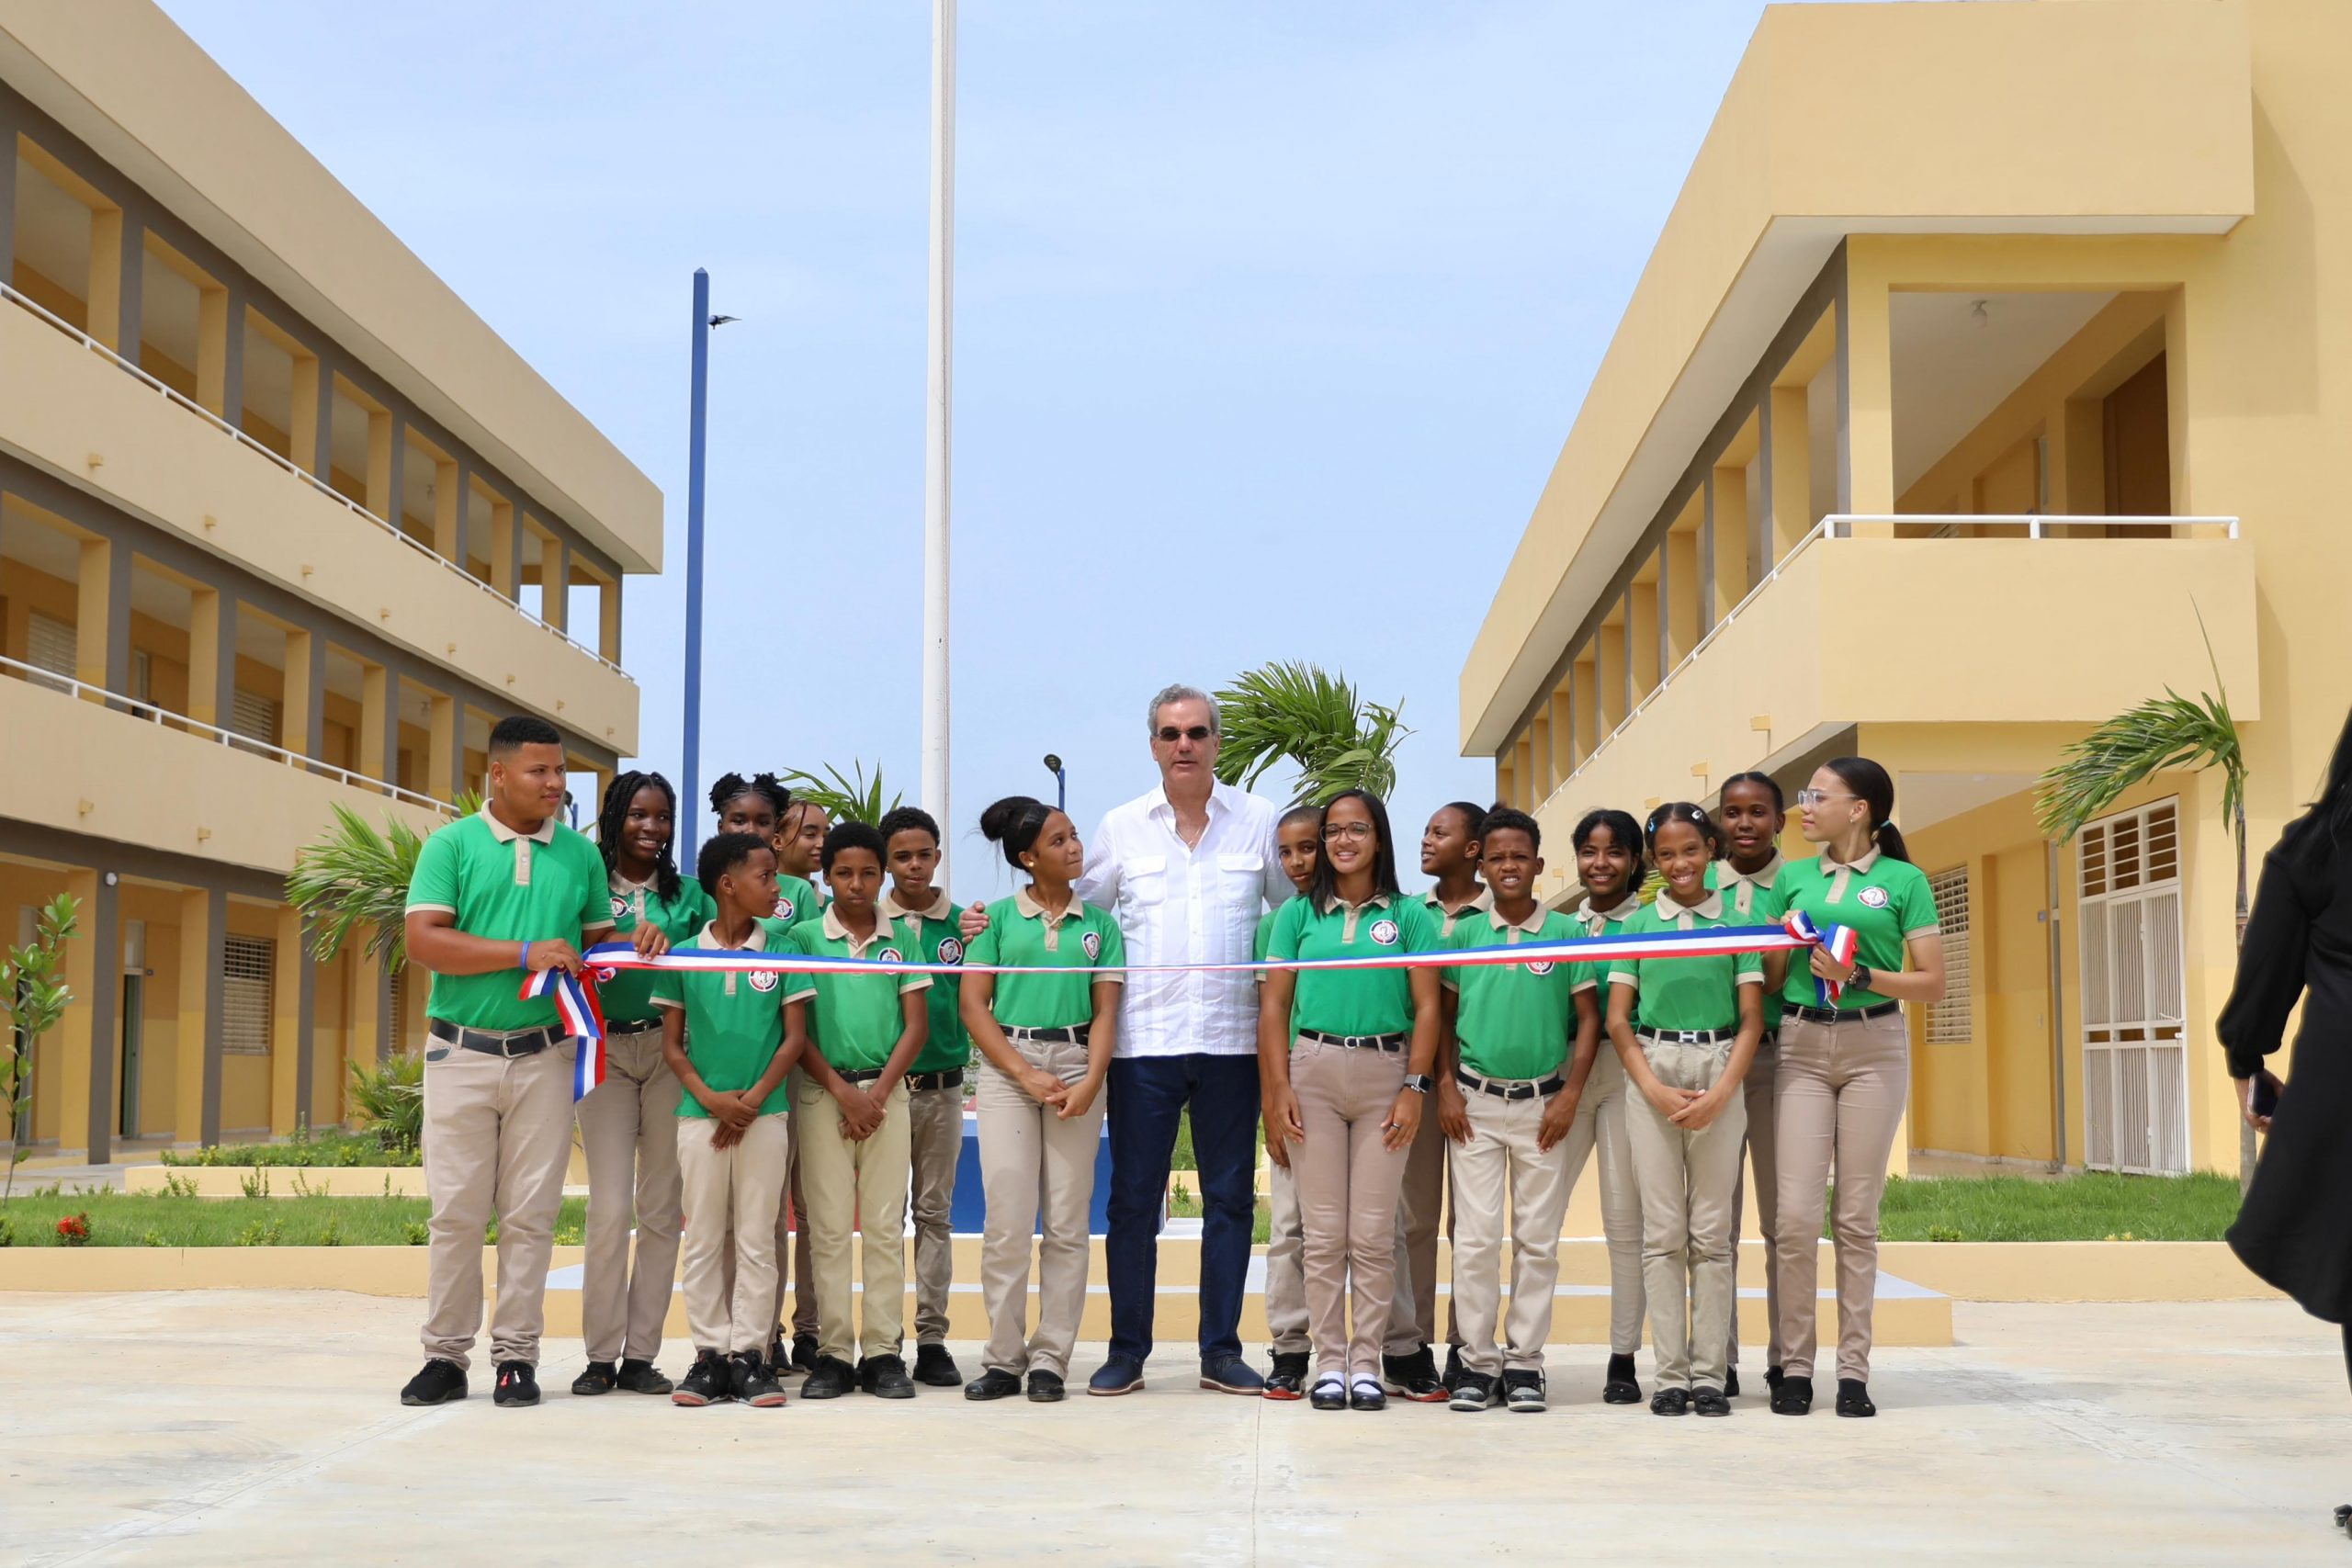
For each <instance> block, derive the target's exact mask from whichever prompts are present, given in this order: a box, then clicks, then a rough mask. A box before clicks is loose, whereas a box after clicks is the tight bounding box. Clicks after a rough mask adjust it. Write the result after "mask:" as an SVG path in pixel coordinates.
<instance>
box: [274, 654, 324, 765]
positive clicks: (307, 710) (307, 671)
mask: <svg viewBox="0 0 2352 1568" xmlns="http://www.w3.org/2000/svg"><path fill="white" fill-rule="evenodd" d="M326 683H327V648H326V639H325V638H324V637H321V636H319V635H318V634H317V633H316V632H308V631H290V632H288V633H287V634H286V700H285V701H284V702H283V703H281V704H280V705H279V706H278V738H277V743H278V744H279V745H280V746H283V747H285V748H286V749H287V750H288V751H291V752H293V753H294V754H295V755H296V756H298V757H309V758H311V759H312V760H313V761H315V760H316V759H317V758H318V756H319V754H320V751H321V749H322V746H323V745H324V743H325V739H326Z"/></svg>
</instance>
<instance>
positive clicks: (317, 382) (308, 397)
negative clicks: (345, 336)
mask: <svg viewBox="0 0 2352 1568" xmlns="http://www.w3.org/2000/svg"><path fill="white" fill-rule="evenodd" d="M333 434H334V395H333V392H332V389H331V383H330V382H329V381H328V379H327V376H326V371H325V369H324V368H323V367H322V366H321V365H320V363H319V358H318V355H314V354H298V355H295V356H294V409H293V413H292V415H291V417H289V418H288V421H287V424H286V445H287V446H288V448H289V449H290V450H291V451H292V453H293V455H294V461H295V462H296V464H298V465H299V466H300V468H301V469H302V471H303V472H305V473H307V474H309V475H310V476H311V478H312V479H318V480H320V481H321V482H322V483H323V482H325V481H326V479H327V456H328V453H329V452H330V451H331V450H332V449H333V446H332V441H331V437H332V436H333Z"/></svg>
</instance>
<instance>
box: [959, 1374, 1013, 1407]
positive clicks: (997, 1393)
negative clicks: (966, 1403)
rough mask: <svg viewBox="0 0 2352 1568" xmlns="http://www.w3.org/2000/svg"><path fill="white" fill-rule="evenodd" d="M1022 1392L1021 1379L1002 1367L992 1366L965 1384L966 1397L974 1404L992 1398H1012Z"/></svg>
mask: <svg viewBox="0 0 2352 1568" xmlns="http://www.w3.org/2000/svg"><path fill="white" fill-rule="evenodd" d="M1020 1392H1021V1380H1020V1379H1019V1378H1017V1377H1015V1376H1014V1375H1013V1374H1012V1373H1011V1372H1008V1371H1005V1370H1004V1369H1003V1368H1002V1367H990V1368H989V1369H988V1370H987V1371H984V1372H982V1373H981V1374H980V1375H979V1376H978V1377H976V1378H974V1379H973V1380H972V1381H971V1382H967V1383H966V1384H965V1385H964V1397H965V1398H967V1399H968V1400H971V1401H972V1402H973V1403H974V1404H980V1403H983V1402H985V1401H988V1400H991V1399H1011V1398H1012V1396H1013V1395H1014V1394H1016V1393H1020Z"/></svg>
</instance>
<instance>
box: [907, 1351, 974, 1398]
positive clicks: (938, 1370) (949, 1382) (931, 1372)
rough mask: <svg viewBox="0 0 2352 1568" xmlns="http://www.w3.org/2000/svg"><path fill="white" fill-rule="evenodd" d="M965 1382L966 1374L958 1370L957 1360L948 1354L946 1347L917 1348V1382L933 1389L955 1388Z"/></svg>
mask: <svg viewBox="0 0 2352 1568" xmlns="http://www.w3.org/2000/svg"><path fill="white" fill-rule="evenodd" d="M963 1381H964V1374H963V1373H962V1372H960V1371H956V1358H955V1357H953V1356H951V1355H949V1354H948V1353H947V1347H946V1346H944V1345H918V1346H916V1347H915V1382H920V1383H929V1384H930V1385H931V1386H932V1387H933V1388H954V1387H955V1386H956V1384H957V1383H960V1382H963Z"/></svg>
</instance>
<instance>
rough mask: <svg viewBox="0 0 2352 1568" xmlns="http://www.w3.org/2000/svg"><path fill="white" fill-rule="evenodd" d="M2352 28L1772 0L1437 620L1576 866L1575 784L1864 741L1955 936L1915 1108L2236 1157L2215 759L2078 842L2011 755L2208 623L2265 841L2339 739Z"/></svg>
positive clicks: (2128, 1152) (1948, 1122) (2139, 1147)
mask: <svg viewBox="0 0 2352 1568" xmlns="http://www.w3.org/2000/svg"><path fill="white" fill-rule="evenodd" d="M2348 59H2352V6H2343V5H2340V4H2337V3H2335V0H2038V3H2037V0H2020V3H2008V4H1981V5H1980V4H1941V3H1936V4H1915V5H1859V6H1804V5H1796V6H1772V7H1770V9H1768V10H1767V11H1766V12H1765V14H1764V17H1763V19H1762V21H1761V22H1760V24H1759V25H1758V28H1757V29H1756V33H1755V36H1754V38H1753V39H1751V41H1750V42H1749V44H1748V47H1747V52H1746V55H1745V56H1744V58H1743V59H1742V61H1741V62H1740V64H1739V67H1738V70H1737V72H1736V74H1735V75H1734V77H1733V79H1732V82H1731V85H1730V87H1729V89H1728V90H1727V91H1726V92H1725V94H1724V99H1723V102H1722V105H1721V107H1719V108H1718V110H1717V112H1716V115H1715V118H1714V121H1713V126H1712V127H1711V129H1710V130H1709V131H1708V134H1707V136H1706V139H1705V141H1704V144H1703V145H1702V148H1701V150H1700V152H1699V153H1698V156H1697V158H1696V160H1695V161H1694V162H1693V164H1692V165H1691V172H1690V175H1689V176H1688V177H1687V179H1686V180H1685V181H1684V183H1683V186H1682V188H1681V191H1680V194H1679V197H1678V198H1677V200H1676V201H1675V203H1674V206H1673V209H1672V211H1671V213H1670V214H1669V216H1668V219H1667V220H1666V224H1665V227H1664V230H1663V231H1662V232H1661V233H1660V235H1659V236H1658V239H1657V245H1656V248H1655V249H1654V251H1653V252H1652V254H1651V256H1650V259H1649V262H1648V265H1647V266H1646V267H1645V270H1644V271H1643V273H1642V275H1641V277H1640V280H1639V282H1638V284H1637V285H1636V287H1635V288H1634V292H1633V296H1632V299H1631V300H1630V302H1629V303H1628V305H1627V307H1626V310H1625V313H1624V316H1623V321H1621V322H1620V323H1619V325H1618V327H1617V330H1616V333H1615V336H1614V337H1613V339H1612V340H1611V344H1610V346H1609V348H1608V351H1607V353H1606V355H1605V356H1604V357H1603V359H1602V360H1601V362H1600V367H1599V369H1598V371H1597V373H1596V374H1595V376H1594V378H1593V380H1592V385H1591V388H1590V390H1589V393H1588V395H1587V397H1586V399H1585V401H1584V405H1583V407H1582V409H1581V410H1580V412H1578V414H1577V419H1576V422H1575V423H1574V425H1573V427H1572V428H1571V429H1570V430H1569V432H1568V434H1567V439H1566V445H1565V446H1563V447H1562V449H1561V452H1560V455H1559V457H1558V460H1557V462H1556V463H1555V466H1554V468H1553V469H1552V472H1551V474H1550V476H1549V478H1548V479H1547V480H1546V481H1545V482H1544V486H1543V489H1542V493H1541V496H1540V499H1539V500H1538V501H1537V502H1536V505H1535V509H1534V513H1533V515H1532V517H1531V518H1530V519H1529V520H1528V522H1527V525H1526V530H1525V533H1524V535H1523V536H1521V539H1520V542H1519V545H1518V547H1517V549H1516V551H1515V552H1514V554H1513V556H1512V558H1511V560H1510V568H1509V570H1508V571H1507V572H1506V573H1505V575H1504V577H1503V580H1502V582H1501V583H1500V585H1499V586H1498V589H1497V590H1496V593H1495V598H1494V603H1493V605H1492V607H1491V608H1490V609H1489V611H1488V612H1487V617H1486V619H1485V622H1484V623H1483V625H1482V626H1480V628H1479V631H1478V634H1477V637H1476V642H1475V644H1474V646H1473V647H1472V649H1471V651H1470V654H1469V656H1468V659H1467V660H1466V661H1465V663H1464V667H1463V671H1462V676H1461V702H1462V736H1461V739H1462V746H1463V750H1464V753H1465V754H1466V755H1473V756H1482V757H1484V756H1490V757H1492V758H1493V759H1494V760H1495V772H1496V788H1497V793H1498V795H1500V796H1501V797H1502V798H1504V799H1507V800H1510V801H1511V802H1513V803H1514V804H1517V805H1520V806H1521V807H1527V808H1529V809H1532V810H1533V811H1535V812H1536V813H1537V814H1538V815H1539V817H1540V818H1541V820H1542V821H1543V823H1544V830H1545V832H1546V834H1547V835H1550V836H1553V837H1555V839H1556V840H1558V841H1559V842H1560V843H1561V845H1562V848H1561V849H1560V850H1559V851H1558V852H1555V853H1554V854H1553V855H1552V856H1551V863H1552V866H1553V867H1554V871H1553V873H1552V876H1551V879H1550V880H1551V886H1549V887H1548V888H1547V890H1546V891H1547V892H1548V893H1550V894H1551V895H1553V896H1554V897H1566V893H1567V885H1568V881H1569V879H1570V878H1571V877H1572V875H1573V857H1572V856H1571V855H1570V854H1569V853H1568V852H1567V851H1566V847H1565V845H1566V837H1567V832H1568V829H1569V828H1570V826H1571V825H1572V824H1573V822H1574V821H1575V819H1576V818H1577V816H1578V815H1580V814H1581V813H1582V812H1584V811H1585V810H1587V809H1589V808H1590V807H1597V806H1613V807H1626V808H1628V809H1632V810H1634V811H1635V812H1636V813H1637V814H1638V813H1639V812H1640V811H1641V810H1642V809H1643V808H1644V807H1645V805H1648V804H1654V803H1657V802H1658V801H1661V800H1670V799H1676V798H1690V799H1695V800H1699V801H1702V802H1710V803H1712V802H1713V799H1714V798H1715V795H1716V793H1717V791H1718V790H1719V789H1720V787H1721V784H1722V782H1723V781H1724V779H1726V778H1728V777H1729V776H1730V775H1731V774H1733V773H1738V772H1741V771H1743V770H1747V769H1762V770H1765V771H1767V772H1769V773H1771V774H1772V775H1773V776H1774V777H1775V778H1776V779H1778V780H1779V781H1780V782H1781V784H1782V785H1783V786H1784V787H1785V788H1787V789H1788V790H1790V791H1791V792H1792V793H1793V791H1794V790H1795V789H1796V788H1797V787H1798V786H1800V785H1802V784H1804V782H1805V781H1806V779H1807V778H1808V777H1809V775H1810V774H1811V773H1812V772H1813V770H1814V769H1815V767H1816V766H1817V765H1818V764H1819V763H1820V761H1823V760H1824V759H1826V758H1828V757H1831V756H1835V755H1838V754H1841V753H1860V754H1863V755H1866V756H1871V757H1874V758H1876V759H1878V760H1879V761H1882V762H1883V763H1884V764H1885V765H1886V766H1887V767H1888V769H1889V770H1890V771H1891V772H1892V773H1894V777H1895V784H1896V802H1895V818H1896V820H1897V822H1898V823H1899V824H1900V825H1901V827H1902V828H1903V829H1904V831H1905V834H1906V836H1907V837H1908V839H1909V840H1910V843H1911V846H1912V849H1913V854H1914V858H1915V859H1916V860H1917V863H1919V865H1920V867H1921V869H1922V870H1924V871H1926V872H1927V873H1928V874H1929V876H1930V877H1931V878H1932V880H1933V884H1934V886H1935V890H1936V897H1937V902H1938V906H1939V910H1940V912H1941V913H1942V915H1943V919H1944V922H1945V931H1946V937H1945V942H1946V948H1947V952H1948V953H1949V955H1950V964H1951V995H1950V998H1948V999H1947V1000H1946V1001H1945V1002H1944V1003H1943V1004H1942V1005H1940V1006H1939V1007H1935V1008H1917V1009H1914V1010H1913V1017H1912V1030H1913V1067H1914V1070H1913V1080H1912V1096H1911V1105H1910V1114H1909V1127H1908V1134H1907V1138H1906V1139H1905V1140H1904V1142H1905V1143H1907V1145H1908V1151H1909V1153H1910V1154H1911V1155H1912V1156H1925V1155H1928V1154H1929V1153H1933V1154H1937V1155H1947V1156H1962V1158H1963V1160H1964V1161H1965V1162H1966V1163H1968V1164H1970V1165H1977V1164H1983V1163H1996V1162H2019V1163H2024V1164H2031V1165H2037V1166H2039V1165H2046V1164H2049V1163H2051V1162H2062V1163H2064V1165H2066V1166H2069V1167H2084V1166H2087V1167H2091V1168H2111V1169H2122V1170H2130V1171H2181V1170H2190V1169H2219V1170H2229V1171H2234V1170H2235V1169H2236V1168H2237V1162H2238V1125H2239V1123H2238V1120H2237V1115H2236V1109H2235V1104H2234V1100H2233V1095H2232V1089H2231V1085H2230V1084H2229V1082H2228V1080H2227V1078H2226V1077H2225V1075H2224V1073H2223V1070H2222V1056H2221V1052H2220V1049H2219V1047H2218V1045H2217V1044H2216V1043H2215V1042H2214V1039H2213V1030H2212V1020H2213V1018H2214V1016H2215V1014H2216V1013H2217V1012H2218V1011H2219V1010H2220V1007H2221V1004H2222V998H2224V997H2225V995H2226V994H2227V991H2228V987H2229V985H2230V980H2231V976H2232V971H2233V953H2234V931H2233V895H2234V887H2235V859H2234V853H2233V845H2232V840H2231V836H2230V833H2229V831H2228V828H2227V825H2226V823H2225V822H2224V820H2223V818H2222V806H2221V781H2220V778H2219V776H2218V775H2217V774H2191V773H2177V774H2164V775H2159V776H2158V777H2156V778H2154V779H2153V780H2151V781H2150V782H2149V783H2147V784H2145V785H2144V786H2143V787H2140V788H2137V789H2134V790H2133V791H2132V792H2131V794H2129V795H2126V796H2125V797H2124V799H2123V801H2122V802H2121V804H2120V809H2119V810H2118V811H2116V812H2115V813H2114V814H2112V815H2110V816H2109V818H2105V819H2104V820H2101V821H2099V822H2097V823H2095V824H2093V826H2092V827H2091V828H2090V829H2088V830H2087V831H2086V833H2085V834H2084V835H2083V836H2082V837H2081V838H2080V839H2079V840H2076V841H2075V842H2072V843H2068V844H2064V845H2057V844H2052V843H2049V842H2047V841H2045V840H2044V839H2043V838H2042V837H2041V834H2040V833H2039V832H2038V831H2037V829H2036V828H2035V825H2034V814H2033V785H2034V781H2035V779H2036V777H2037V775H2038V774H2039V773H2041V771H2042V770H2043V769H2044V768H2046V767H2048V766H2050V765H2051V764H2052V763H2053V762H2055V761H2058V760H2059V758H2060V753H2061V748H2063V747H2064V745H2065V744H2066V743H2067V742H2068V741H2070V740H2074V739H2077V738H2079V737H2081V736H2082V735H2083V734H2085V733H2086V731H2087V730H2088V729H2089V728H2091V727H2092V726H2094V725H2096V724H2097V723H2098V722H2099V721H2100V720H2102V719H2105V718H2107V717H2109V716H2112V715H2114V714H2116V713H2118V712H2120V711H2121V710H2123V709H2125V708H2128V707H2131V706H2132V705H2136V704H2138V703H2141V702H2143V701H2144V700H2146V699H2148V698H2151V697H2155V696H2161V695H2162V694H2163V693H2164V691H2165V688H2166V687H2167V686H2169V687H2172V688H2174V689H2175V690H2177V691H2178V692H2180V693H2182V694H2188V695H2191V696H2193V695H2195V694H2199V693H2200V692H2205V691H2210V690H2212V689H2213V688H2214V684H2215V666H2218V670H2219V676H2220V679H2221V681H2222V682H2224V683H2225V684H2226V688H2227V694H2228V697H2229V700H2230V703H2231V705H2232V706H2233V709H2234V712H2235V716H2236V717H2237V720H2238V722H2239V724H2240V725H2241V727H2242V732H2243V735H2244V739H2245V749H2246V757H2247V761H2248V765H2249V767H2250V770H2251V774H2252V784H2251V794H2250V795H2249V798H2248V801H2247V816H2248V832H2249V837H2250V840H2251V844H2252V854H2253V856H2254V858H2255V860H2256V863H2258V861H2259V857H2260V855H2261V853H2262V851H2263V849H2264V848H2265V847H2266V846H2267V844H2268V843H2270V842H2271V841H2272V840H2273V839H2275V837H2276V835H2277V833H2278V829H2279V827H2280V826H2281V824H2282V823H2284V822H2285V821H2286V820H2287V819H2288V818H2290V817H2291V816H2292V815H2294V813H2295V812H2296V811H2297V810H2298V808H2299V803H2301V802H2302V801H2305V800H2308V799H2309V798H2311V794H2312V789H2313V788H2314V786H2315V784H2317V782H2318V780H2319V779H2320V777H2321V775H2322V773H2323V772H2324V765H2325V762H2326V760H2327V756H2328V753H2329V750H2330V749H2331V747H2332V746H2333V744H2334V742H2335V737H2336V733H2337V730H2338V728H2339V727H2340V726H2341V725H2342V723H2343V720H2344V716H2345V713H2346V705H2347V704H2352V615H2347V614H2346V608H2345V602H2344V593H2343V584H2344V582H2345V581H2346V580H2347V578H2352V531H2347V530H2346V527H2345V526H2344V525H2343V522H2342V519H2341V516H2340V513H2341V497H2340V496H2339V494H2338V480H2339V479H2341V478H2342V472H2341V469H2342V460H2341V455H2342V454H2343V452H2344V451H2345V450H2346V432H2347V431H2352V233H2347V232H2346V228H2345V225H2346V223H2347V222H2352V95H2347V94H2346V92H2345V91H2344V88H2343V83H2342V79H2341V67H2342V64H2343V62H2345V61H2346V60H2348ZM2209 639H2210V644H2211V661H2210V662H2209V658H2208V652H2207V648H2208V640H2209ZM1793 827H1794V824H1793V813H1792V831H1791V833H1790V835H1789V839H1788V847H1789V848H1790V849H1792V851H1794V852H1803V847H1802V845H1801V844H1800V843H1799V841H1798V840H1797V839H1796V835H1795V833H1794V831H1793ZM1897 1157H1898V1162H1900V1161H1901V1160H1902V1159H1903V1157H1904V1153H1903V1151H1902V1150H1900V1149H1899V1150H1898V1156H1897Z"/></svg>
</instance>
